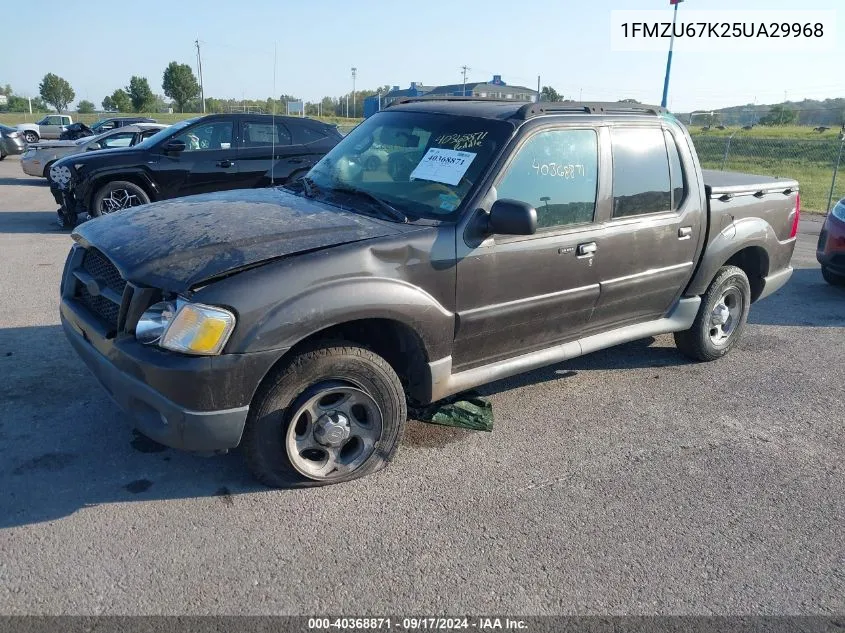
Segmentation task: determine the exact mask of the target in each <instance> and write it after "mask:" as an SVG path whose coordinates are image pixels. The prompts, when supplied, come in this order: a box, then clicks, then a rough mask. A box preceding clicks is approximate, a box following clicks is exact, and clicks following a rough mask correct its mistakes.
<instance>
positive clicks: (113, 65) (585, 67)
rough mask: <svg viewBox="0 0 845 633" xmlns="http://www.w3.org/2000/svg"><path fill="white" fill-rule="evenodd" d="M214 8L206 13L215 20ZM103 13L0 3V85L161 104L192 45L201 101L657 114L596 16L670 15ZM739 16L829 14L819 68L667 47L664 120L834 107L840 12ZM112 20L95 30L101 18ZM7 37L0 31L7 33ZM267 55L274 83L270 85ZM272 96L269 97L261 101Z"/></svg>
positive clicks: (285, 8) (184, 0)
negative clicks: (421, 102)
mask: <svg viewBox="0 0 845 633" xmlns="http://www.w3.org/2000/svg"><path fill="white" fill-rule="evenodd" d="M215 5H216V6H215ZM119 6H121V3H115V2H114V0H86V2H84V3H68V2H67V0H61V1H58V0H55V1H54V0H42V1H37V2H36V1H34V0H8V4H6V6H5V10H4V17H6V18H9V17H12V18H13V21H14V23H15V24H18V25H35V27H36V28H37V33H34V32H33V30H32V29H31V28H4V29H3V35H2V37H0V85H2V84H6V83H9V84H11V85H12V88H13V89H14V90H15V91H16V93H18V94H23V95H24V96H27V95H29V96H36V95H37V94H38V83H39V81H40V80H41V78H42V77H43V76H44V74H45V73H48V72H53V73H56V74H58V75H59V76H61V77H64V78H65V79H67V80H68V81H69V82H70V84H71V85H72V86H73V88H74V90H75V91H76V98H77V100H80V99H88V100H90V101H93V102H94V103H95V104H96V105H97V106H98V107H99V105H100V102H101V101H102V99H103V97H105V96H106V95H107V94H111V92H112V91H114V90H115V89H116V88H119V87H122V86H125V85H126V84H127V83H128V81H129V77H130V76H132V75H142V76H145V77H147V78H148V79H149V81H150V85H151V87H152V88H153V91H154V92H156V93H162V92H163V91H162V88H161V77H162V73H163V72H164V68H165V67H166V66H167V64H168V63H169V62H170V61H173V60H176V61H178V62H180V63H188V64H190V65H191V66H192V67H193V68H194V69H195V71H196V48H195V46H194V40H195V39H197V38H199V40H200V46H201V51H202V67H203V79H204V84H205V95H206V96H214V97H220V98H236V99H239V98H255V99H259V98H260V99H265V98H267V97H269V96H270V95H273V94H276V95H279V94H283V93H285V94H293V95H296V96H297V97H299V98H303V99H306V100H309V101H316V100H319V99H320V98H322V97H323V96H326V95H329V96H338V95H341V94H345V93H346V92H348V91H349V90H351V88H352V77H351V68H352V67H353V66H354V67H356V68H357V81H356V86H357V87H358V88H359V89H360V88H373V89H374V88H376V87H377V86H380V85H385V84H390V85H399V86H401V87H403V88H406V87H408V85H409V83H410V82H411V81H417V82H422V83H424V84H427V85H439V84H447V83H460V82H461V69H460V67H461V66H464V65H466V66H469V68H470V70H469V71H468V73H467V80H468V81H486V80H489V79H490V78H491V77H492V75H493V74H499V75H501V76H502V79H503V80H504V81H505V82H506V83H508V84H512V85H523V86H528V87H531V88H536V85H537V76H538V75H539V76H540V77H541V83H542V84H543V85H550V86H552V87H554V88H555V89H556V90H557V91H558V92H559V93H561V94H562V95H564V96H565V97H566V98H575V99H579V98H583V99H584V100H596V101H599V100H601V101H605V100H617V99H623V98H634V99H637V100H639V101H642V102H647V103H659V102H660V98H661V94H662V89H663V78H664V73H665V65H666V54H665V53H658V52H636V53H631V52H613V51H611V45H610V12H611V11H612V10H617V9H652V10H653V9H658V10H665V12H666V19H667V20H671V9H670V7H669V0H589V1H584V2H575V1H573V0H528V1H527V2H514V1H513V0H426V1H425V2H412V1H411V0H358V1H357V2H351V1H346V2H341V1H339V0H318V2H314V3H309V2H307V1H302V0H240V2H236V3H223V2H214V3H213V2H210V1H208V0H206V1H204V2H198V1H194V0H178V1H174V0H169V1H168V2H163V1H160V0H145V2H144V3H142V4H141V5H138V8H137V10H136V11H127V10H126V9H123V8H120V9H118V8H117V7H119ZM737 6H738V4H737V2H736V1H735V0H686V1H685V2H684V4H682V5H681V13H682V12H683V11H684V9H687V7H689V8H690V9H692V8H695V9H708V10H714V11H719V10H728V9H736V8H737ZM741 8H743V9H746V10H747V9H760V10H765V9H769V10H771V9H784V10H787V9H793V10H794V9H827V10H830V9H837V8H838V9H839V13H838V15H837V30H838V33H839V36H838V39H837V43H836V51H835V52H833V53H825V54H819V53H800V52H794V53H783V54H771V53H748V54H743V55H737V54H735V53H734V54H731V53H693V52H685V51H684V50H683V46H681V45H680V44H679V45H678V46H677V47H676V51H675V56H674V61H673V67H672V78H671V84H670V92H669V107H670V109H672V110H674V111H677V112H687V111H690V110H694V109H712V108H718V107H726V106H730V105H740V104H747V103H755V102H756V103H777V102H780V101H782V100H783V99H784V97H785V96H786V98H787V99H789V100H791V101H800V100H801V99H804V98H813V99H824V98H828V97H829V98H835V97H845V71H843V68H845V3H843V2H842V0H802V1H801V2H799V1H798V0H792V1H786V0H743V2H742V3H741ZM110 15H114V16H115V17H114V18H112V19H109V18H108V16H110ZM6 24H7V26H8V21H7V22H6ZM274 47H275V49H276V56H275V58H276V64H275V65H276V69H275V80H274V53H273V51H274ZM274 83H275V87H276V90H275V92H274V90H273V86H274Z"/></svg>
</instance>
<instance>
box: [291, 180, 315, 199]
mask: <svg viewBox="0 0 845 633" xmlns="http://www.w3.org/2000/svg"><path fill="white" fill-rule="evenodd" d="M296 183H302V191H303V193H304V194H305V196H306V197H308V198H316V197H317V185H315V184H314V181H313V180H311V179H310V178H309V177H308V176H302V177H301V178H297V179H296V180H294V181H293V183H292V184H296Z"/></svg>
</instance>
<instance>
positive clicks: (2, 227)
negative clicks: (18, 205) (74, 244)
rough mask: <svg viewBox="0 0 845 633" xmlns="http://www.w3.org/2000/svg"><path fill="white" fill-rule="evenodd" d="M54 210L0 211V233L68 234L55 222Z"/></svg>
mask: <svg viewBox="0 0 845 633" xmlns="http://www.w3.org/2000/svg"><path fill="white" fill-rule="evenodd" d="M56 218H57V215H56V212H55V211H0V233H29V234H34V233H48V234H52V233H57V234H62V233H63V234H66V235H70V232H71V231H70V229H64V228H62V227H60V226H59V225H58V223H57V222H56Z"/></svg>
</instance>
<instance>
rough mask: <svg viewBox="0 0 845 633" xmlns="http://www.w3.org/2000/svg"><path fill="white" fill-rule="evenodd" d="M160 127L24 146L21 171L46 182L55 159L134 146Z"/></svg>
mask: <svg viewBox="0 0 845 633" xmlns="http://www.w3.org/2000/svg"><path fill="white" fill-rule="evenodd" d="M166 127H167V126H166V125H163V124H161V123H138V124H136V125H126V126H122V127H117V128H112V129H111V130H109V131H108V132H104V133H103V134H98V135H96V136H86V137H83V138H81V139H79V140H76V141H62V140H59V141H41V142H39V143H33V144H32V145H27V147H26V151H25V152H24V154H23V156H22V157H21V168H22V169H23V171H24V173H25V174H28V175H29V176H43V177H44V178H48V179H49V175H50V168H51V167H52V166H53V163H55V162H56V161H57V160H58V159H60V158H63V157H64V156H68V155H71V154H79V153H80V152H91V151H96V150H101V149H115V148H118V147H131V146H133V145H137V144H138V143H140V142H141V141H143V140H144V139H146V138H149V137H150V136H152V135H153V134H155V133H156V132H158V131H160V130H163V129H164V128H166Z"/></svg>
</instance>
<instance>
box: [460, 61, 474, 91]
mask: <svg viewBox="0 0 845 633" xmlns="http://www.w3.org/2000/svg"><path fill="white" fill-rule="evenodd" d="M461 70H462V71H463V76H464V89H463V92H461V95H462V96H464V97H466V96H467V71H468V70H472V69H471V68H470V67H469V66H461Z"/></svg>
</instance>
